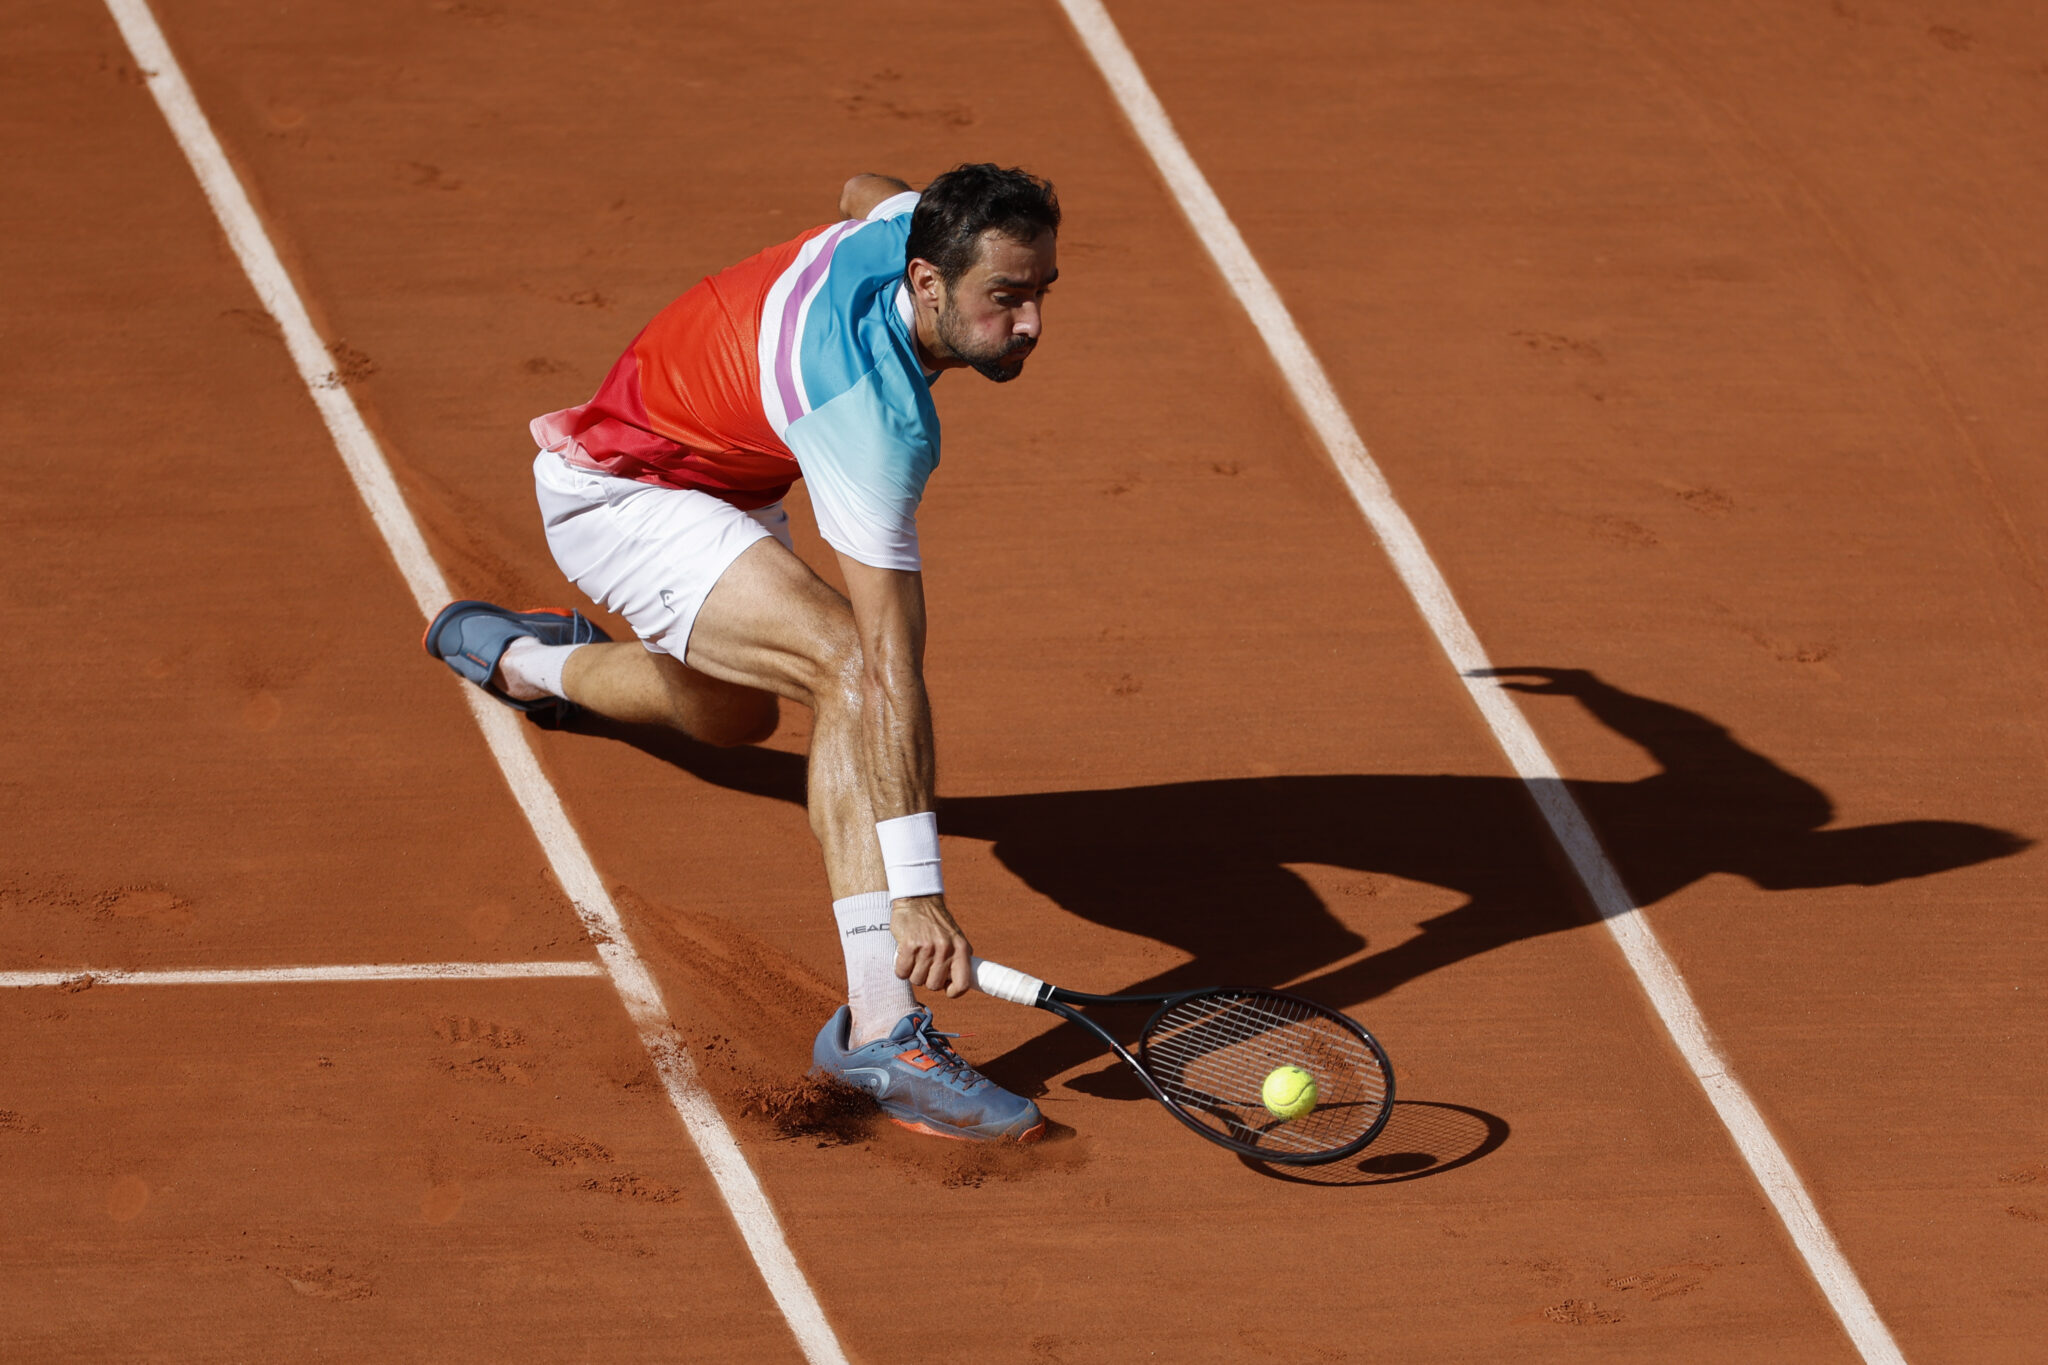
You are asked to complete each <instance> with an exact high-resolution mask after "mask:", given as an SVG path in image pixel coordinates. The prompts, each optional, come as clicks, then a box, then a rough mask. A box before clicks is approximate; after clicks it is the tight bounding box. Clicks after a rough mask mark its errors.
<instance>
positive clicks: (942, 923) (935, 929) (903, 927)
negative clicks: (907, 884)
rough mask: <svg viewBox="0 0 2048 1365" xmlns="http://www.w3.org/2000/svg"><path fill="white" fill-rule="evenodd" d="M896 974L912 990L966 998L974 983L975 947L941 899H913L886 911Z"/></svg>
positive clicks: (928, 897) (927, 897) (898, 902)
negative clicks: (893, 942)
mask: <svg viewBox="0 0 2048 1365" xmlns="http://www.w3.org/2000/svg"><path fill="white" fill-rule="evenodd" d="M889 928H890V930H891V932H893V933H894V934H895V936H896V975H897V976H899V977H901V978H903V979H904V980H905V981H908V982H909V983H910V984H911V986H912V988H917V987H922V988H924V989H925V990H928V991H944V992H945V993H946V994H947V995H954V996H959V995H965V994H967V988H968V987H969V986H972V985H973V984H974V960H973V959H974V948H973V945H971V944H970V943H968V941H967V935H965V934H963V933H961V932H960V926H959V925H958V924H956V923H954V922H953V915H952V912H951V911H949V910H947V909H946V898H945V897H944V896H915V897H912V898H910V899H908V900H900V901H897V902H895V904H893V905H892V906H891V907H890V909H889Z"/></svg>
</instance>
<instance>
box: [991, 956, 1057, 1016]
mask: <svg viewBox="0 0 2048 1365" xmlns="http://www.w3.org/2000/svg"><path fill="white" fill-rule="evenodd" d="M974 986H975V989H976V990H978V991H980V992H981V993H982V994H983V995H993V996H994V997H995V998H996V999H998V1000H1007V1001H1009V1002H1010V1003H1011V1004H1013V1005H1035V1004H1037V1003H1038V1001H1039V997H1040V996H1042V995H1043V994H1044V993H1045V983H1044V982H1043V981H1040V980H1039V979H1038V978H1037V977H1035V976H1027V975H1026V974H1025V973H1023V972H1020V971H1018V970H1017V969H1016V968H1014V967H1005V966H1004V965H1003V964H1002V963H1000V962H990V961H989V960H988V959H987V958H985V957H977V958H975V959H974Z"/></svg>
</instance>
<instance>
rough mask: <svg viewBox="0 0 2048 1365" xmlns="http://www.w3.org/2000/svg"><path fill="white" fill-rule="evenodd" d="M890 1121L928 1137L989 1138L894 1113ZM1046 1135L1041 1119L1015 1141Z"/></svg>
mask: <svg viewBox="0 0 2048 1365" xmlns="http://www.w3.org/2000/svg"><path fill="white" fill-rule="evenodd" d="M889 1122H891V1123H893V1124H895V1125H896V1126H897V1127H898V1128H908V1129H909V1130H910V1131H911V1132H913V1133H923V1134H924V1135H925V1136H926V1137H935V1138H945V1139H946V1140H948V1141H949V1142H983V1141H986V1140H987V1139H985V1138H972V1137H968V1136H966V1135H965V1134H963V1133H942V1132H940V1131H939V1130H938V1129H936V1128H928V1127H926V1126H925V1125H924V1124H922V1123H915V1122H913V1121H911V1120H910V1119H899V1118H896V1117H895V1116H894V1115H891V1116H890V1118H889ZM1044 1136H1045V1120H1044V1119H1040V1120H1039V1121H1038V1122H1037V1123H1036V1124H1035V1125H1034V1126H1033V1127H1032V1128H1031V1129H1030V1130H1029V1131H1027V1132H1023V1133H1019V1134H1018V1135H1017V1137H1016V1139H1015V1141H1017V1142H1036V1141H1038V1140H1039V1139H1040V1138H1042V1137H1044Z"/></svg>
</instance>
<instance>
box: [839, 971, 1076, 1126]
mask: <svg viewBox="0 0 2048 1365" xmlns="http://www.w3.org/2000/svg"><path fill="white" fill-rule="evenodd" d="M852 1021H853V1015H852V1013H851V1012H850V1011H849V1010H848V1009H847V1008H846V1006H844V1005H841V1006H840V1007H839V1012H838V1013H837V1014H834V1015H833V1016H832V1017H831V1018H830V1019H828V1020H826V1021H825V1027H824V1028H823V1029H822V1030H821V1031H820V1032H819V1034H818V1041H817V1043H816V1044H815V1045H814V1046H813V1047H812V1048H811V1063H812V1074H814V1075H815V1074H817V1073H820V1072H822V1073H824V1074H825V1075H828V1076H837V1077H838V1078H839V1079H840V1080H843V1081H845V1082H846V1083H847V1084H848V1085H852V1086H856V1087H858V1088H860V1089H862V1090H865V1091H867V1092H868V1093H869V1094H870V1095H873V1096H874V1097H875V1100H876V1102H877V1103H879V1104H880V1105H881V1106H882V1112H883V1113H885V1114H887V1115H888V1116H889V1117H890V1118H891V1119H893V1120H894V1121H895V1122H897V1123H899V1124H901V1125H902V1126H903V1127H905V1128H908V1129H910V1130H911V1131H913V1132H918V1133H929V1134H931V1135H932V1136H933V1137H944V1138H955V1139H958V1140H960V1141H964V1142H1001V1141H1004V1140H1009V1141H1015V1142H1035V1141H1037V1140H1038V1139H1039V1138H1041V1137H1044V1136H1045V1116H1044V1115H1043V1114H1040V1113H1039V1112H1038V1106H1037V1105H1035V1104H1033V1103H1032V1102H1031V1101H1030V1100H1027V1099H1025V1098H1024V1097H1023V1096H1022V1095H1013V1094H1011V1093H1010V1092H1009V1091H1007V1090H1005V1089H1003V1088H1002V1087H1001V1086H999V1085H997V1084H996V1083H995V1082H994V1081H992V1080H990V1079H989V1078H988V1077H986V1076H984V1075H982V1074H981V1073H980V1072H979V1071H976V1070H975V1069H974V1068H973V1067H971V1066H969V1065H968V1064H967V1063H966V1062H965V1061H963V1060H962V1059H961V1057H960V1054H959V1053H957V1052H955V1051H953V1045H952V1044H951V1043H950V1042H948V1041H947V1040H948V1039H950V1038H953V1037H955V1036H957V1035H954V1034H951V1033H940V1032H939V1031H938V1030H937V1029H934V1028H933V1027H932V1012H931V1011H930V1010H928V1009H926V1008H925V1007H924V1006H922V1005H919V1006H918V1007H917V1008H916V1009H914V1010H912V1011H911V1012H910V1013H908V1014H906V1015H904V1016H903V1017H902V1018H901V1019H899V1020H897V1021H896V1027H895V1028H893V1029H891V1030H889V1036H888V1037H886V1038H878V1039H876V1040H875V1041H874V1042H872V1043H869V1044H867V1045H866V1046H864V1047H857V1048H848V1047H847V1045H846V1041H847V1031H848V1029H849V1028H850V1027H851V1025H852Z"/></svg>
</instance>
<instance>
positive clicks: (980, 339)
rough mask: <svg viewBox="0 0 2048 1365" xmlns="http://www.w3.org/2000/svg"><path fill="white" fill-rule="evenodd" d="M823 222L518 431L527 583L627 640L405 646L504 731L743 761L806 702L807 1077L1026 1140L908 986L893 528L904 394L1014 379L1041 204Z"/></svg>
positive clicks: (925, 397)
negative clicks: (817, 545) (539, 560)
mask: <svg viewBox="0 0 2048 1365" xmlns="http://www.w3.org/2000/svg"><path fill="white" fill-rule="evenodd" d="M839 215H840V221H839V222H837V223H834V224H831V225H829V226H826V227H820V228H814V229H812V230H811V231H809V232H806V233H804V234H803V235H802V236H800V237H798V238H796V239H795V240H794V241H789V242H785V243H783V244H782V245H780V246H775V247H770V248H769V249H768V250H766V251H764V252H762V253H760V254H759V255H757V256H754V257H751V258H749V259H748V260H745V261H742V262H741V263H740V264H738V265H736V266H733V267H732V268H731V269H729V270H726V271H723V272H721V273H719V274H717V275H713V276H711V277H709V278H707V279H705V280H703V281H701V282H699V283H698V284H697V285H696V286H695V287H694V288H692V289H691V290H690V291H689V292H688V293H686V294H684V295H683V296H682V297H681V298H679V299H677V300H676V301H675V302H674V303H672V304H670V305H669V306H668V307H667V308H665V309H663V310H662V311H661V312H660V313H659V314H658V315H656V317H655V319H654V320H653V321H652V322H650V323H649V324H648V325H647V327H646V329H645V330H643V331H642V332H641V333H640V335H639V336H638V337H636V338H635V339H634V341H633V344H632V345H631V346H630V347H628V348H627V350H626V353H625V354H624V355H622V356H621V357H620V358H619V360H618V363H617V364H615V365H613V366H612V369H611V373H610V374H608V375H607V376H606V377H605V381H604V383H603V385H602V386H601V387H600V388H599V389H598V391H597V395H596V396H595V397H594V398H592V399H591V400H590V401H589V402H587V403H585V404H583V405H582V406H580V407H574V408H568V409H566V410H564V411H561V412H553V413H549V414H547V415H546V416H544V417H539V418H536V419H535V420H534V422H533V433H534V438H535V440H536V441H537V442H538V444H539V445H540V447H541V450H540V453H539V455H538V456H536V457H535V459H534V463H533V475H534V486H535V489H536V492H537V495H538V497H539V500H540V511H541V519H542V521H543V523H544V525H545V527H546V531H547V539H548V546H549V548H550V549H551V550H553V552H554V556H555V561H556V563H558V564H559V565H560V566H561V569H562V572H563V573H564V574H566V575H567V576H568V578H569V579H570V581H572V582H573V583H575V584H576V586H577V587H578V588H580V589H581V590H582V591H583V592H584V593H585V594H586V595H587V596H588V597H589V598H590V599H591V600H592V601H594V602H598V603H601V604H602V605H603V606H605V607H606V608H607V609H609V610H611V611H613V612H615V613H617V614H618V615H619V616H621V617H623V618H625V620H626V621H627V622H628V623H630V624H631V625H632V627H633V631H634V633H635V634H636V635H638V636H639V643H638V644H626V643H611V642H610V641H609V638H608V637H607V636H606V635H605V633H604V632H603V631H601V630H599V629H598V627H597V626H596V625H594V624H593V623H592V622H590V621H588V620H587V619H585V618H584V617H583V615H582V614H581V613H580V612H576V611H572V610H566V609H557V610H549V611H528V612H515V611H508V610H506V609H505V608H503V607H498V606H494V605H492V604H490V603H487V602H455V603H452V604H450V605H449V606H448V607H447V608H446V609H444V610H443V611H442V612H441V613H440V615H439V616H437V617H436V618H435V619H434V622H433V624H432V625H431V626H429V627H428V629H427V634H426V640H425V643H426V648H427V652H428V653H429V654H432V655H434V656H436V657H438V658H440V659H442V660H445V661H446V662H447V663H448V665H449V666H450V667H452V668H453V669H454V670H455V671H456V672H457V673H459V674H461V675H462V676H463V677H465V678H468V679H469V680H470V681H472V682H474V683H476V684H477V685H479V686H481V687H482V688H484V689H485V690H486V691H487V692H489V693H490V694H491V695H492V696H494V697H496V698H498V699H499V700H500V701H503V702H505V703H506V704H507V705H510V706H514V707H517V708H519V709H521V710H523V711H528V712H535V711H544V710H545V711H553V712H555V713H556V714H557V715H560V714H561V713H562V712H563V711H564V710H565V709H566V708H567V707H569V706H579V707H584V708H587V709H589V710H590V711H593V712H596V713H597V714H599V715H602V716H608V717H610V718H612V719H614V720H618V721H625V722H631V723H638V724H659V725H668V726H672V727H674V728H676V729H678V730H681V731H683V732H684V733H686V734H688V735H691V736H693V737H695V738H697V739H699V740H703V741H705V742H707V743H710V744H721V745H731V744H751V743H758V742H760V741H761V740H764V739H766V738H767V737H768V736H769V735H770V734H772V733H773V732H774V730H775V726H776V720H777V698H780V697H787V698H789V699H790V700H792V701H795V702H799V703H801V704H802V705H805V706H808V707H810V708H811V710H812V712H813V713H814V716H815V719H814V722H813V728H812V732H811V752H810V780H809V792H810V795H809V809H810V818H811V829H812V831H813V832H814V833H815V834H816V835H817V838H818V842H819V844H820V845H822V846H823V849H824V855H825V873H826V878H827V880H828V881H829V883H830V886H831V893H832V896H833V902H832V911H833V915H834V917H835V918H836V919H837V920H838V924H839V934H840V944H841V946H842V948H843V949H844V951H845V956H846V983H847V1003H846V1006H845V1007H844V1008H842V1009H840V1010H839V1011H838V1012H837V1013H836V1014H834V1015H833V1016H832V1018H831V1019H830V1020H829V1021H827V1022H826V1024H825V1027H824V1029H823V1031H822V1032H820V1033H819V1035H818V1040H817V1044H816V1046H815V1048H814V1050H813V1062H814V1065H815V1067H816V1068H817V1069H818V1070H820V1071H824V1072H828V1073H831V1074H834V1075H837V1076H841V1077H844V1078H845V1079H846V1080H847V1081H849V1082H851V1083H852V1084H855V1085H858V1086H861V1087H862V1088H864V1089H867V1090H868V1091H870V1092H871V1093H873V1094H874V1095H875V1097H876V1098H877V1100H879V1101H880V1103H881V1106H882V1108H883V1110H884V1111H885V1112H886V1113H888V1114H889V1116H890V1117H892V1118H893V1119H895V1120H896V1121H897V1122H898V1123H901V1124H903V1125H905V1126H906V1127H909V1128H913V1129H916V1130H918V1131H921V1132H926V1133H932V1134H935V1135H939V1136H945V1137H953V1138H968V1139H985V1140H996V1139H1015V1140H1019V1141H1029V1140H1031V1139H1033V1138H1036V1137H1038V1136H1040V1135H1041V1134H1042V1133H1043V1132H1044V1131H1045V1122H1044V1119H1043V1118H1042V1117H1041V1116H1040V1114H1039V1112H1038V1107H1037V1106H1036V1105H1035V1104H1033V1103H1032V1102H1031V1101H1030V1100H1028V1099H1025V1098H1024V1097H1022V1096H1019V1095H1014V1094H1011V1093H1010V1092H1009V1091H1007V1090H1004V1089H1002V1088H1001V1087H999V1086H997V1085H995V1084H994V1083H993V1082H991V1081H990V1080H988V1079H987V1078H986V1077H984V1076H982V1075H981V1074H980V1073H979V1072H977V1071H976V1070H974V1068H973V1067H971V1066H969V1065H968V1064H967V1063H966V1062H965V1061H964V1060H962V1059H961V1058H960V1056H959V1054H958V1053H956V1052H955V1051H954V1050H953V1048H952V1045H951V1044H950V1043H949V1042H948V1041H947V1039H948V1035H946V1034H942V1033H940V1032H938V1031H937V1030H936V1029H935V1028H934V1027H933V1021H932V1016H931V1012H930V1010H929V1009H927V1008H925V1007H924V1006H922V1005H920V1004H918V1003H917V1000H916V997H915V996H914V995H913V993H912V991H913V988H920V989H923V990H926V991H944V992H946V993H947V994H948V995H953V996H957V995H961V994H963V993H964V992H965V991H966V990H967V989H968V987H969V985H970V983H971V981H972V970H971V967H970V964H969V955H970V951H971V950H970V948H969V945H968V940H967V935H966V934H965V932H963V931H962V929H961V927H960V925H959V922H958V921H957V920H955V919H954V917H953V914H952V912H951V911H950V910H949V909H948V908H947V905H946V896H945V884H944V879H943V877H942V876H941V873H940V862H939V833H938V822H937V818H936V816H935V815H934V814H933V805H934V802H933V745H932V723H931V712H930V709H929V707H928V705H927V703H926V697H925V685H924V636H925V606H924V587H923V579H922V576H921V569H922V561H921V559H920V558H919V555H918V540H917V520H916V514H917V507H918V503H919V501H920V500H921V498H922V497H923V494H924V487H925V481H926V480H927V479H929V478H930V477H931V473H932V470H933V469H934V468H936V467H937V465H938V462H939V417H938V412H937V410H936V409H935V408H934V407H933V405H932V397H931V385H932V381H933V380H935V379H937V378H938V377H939V376H940V375H941V374H943V373H944V372H945V371H947V370H954V369H962V368H967V369H973V370H975V371H977V372H979V373H980V374H982V375H984V376H986V377H987V378H989V379H992V380H994V381H995V382H997V383H999V384H1001V383H1007V382H1009V381H1010V380H1012V379H1015V378H1016V377H1017V376H1018V375H1019V374H1020V373H1022V372H1023V369H1024V364H1025V361H1026V360H1027V359H1028V357H1029V356H1030V355H1031V352H1032V349H1033V348H1034V347H1035V346H1036V345H1037V344H1038V339H1039V331H1040V312H1041V309H1042V308H1043V306H1044V303H1045V295H1046V290H1047V289H1048V288H1049V287H1050V286H1051V284H1052V282H1053V280H1054V279H1055V278H1056V277H1057V275H1058V274H1059V271H1058V268H1057V265H1056V262H1055V252H1054V248H1055V242H1056V237H1057V233H1058V230H1059V223H1060V209H1059V201H1058V199H1057V198H1056V197H1055V196H1054V194H1053V189H1052V186H1051V185H1050V184H1048V183H1047V182H1045V181H1043V180H1040V179H1037V178H1036V177H1034V176H1031V175H1028V174H1026V173H1025V172H1023V171H1021V170H1002V169H999V168H997V167H995V166H992V165H972V166H961V167H959V168H957V169H955V170H952V171H948V172H947V173H946V174H944V175H941V176H939V177H938V178H937V179H936V180H934V181H932V182H931V184H930V185H929V186H927V187H926V188H925V190H924V192H923V193H922V194H921V195H920V194H918V193H915V192H913V191H912V190H911V188H910V187H909V186H908V185H907V184H905V183H904V182H903V181H901V180H896V179H892V178H890V177H888V176H880V175H857V176H855V177H854V178H853V179H851V180H849V181H847V182H846V186H845V188H844V190H843V191H842V192H841V194H840V199H839ZM799 478H802V479H805V480H807V483H808V488H809V491H810V501H811V507H812V510H813V512H814V513H815V515H816V517H817V522H818V530H819V532H820V534H821V535H822V536H823V537H824V539H825V542H826V543H827V544H828V545H830V546H831V548H832V550H833V552H834V553H835V554H836V555H837V556H838V559H839V566H840V570H841V572H842V573H843V574H844V576H845V580H846V586H847V595H846V596H844V597H842V596H841V595H840V594H839V593H838V592H837V591H835V590H834V589H833V588H831V587H830V586H829V585H827V584H826V583H825V582H824V581H823V580H822V579H820V578H819V577H818V576H817V575H816V574H815V573H813V572H812V571H811V570H810V569H809V568H808V567H806V566H805V565H804V563H803V562H802V561H801V560H799V559H798V558H797V557H796V555H795V554H794V553H792V552H791V546H790V536H789V528H788V517H787V516H786V515H785V513H784V511H783V507H782V499H783V496H784V495H785V494H786V493H788V491H789V488H790V486H791V484H793V483H794V482H795V481H796V480H797V479H799Z"/></svg>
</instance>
